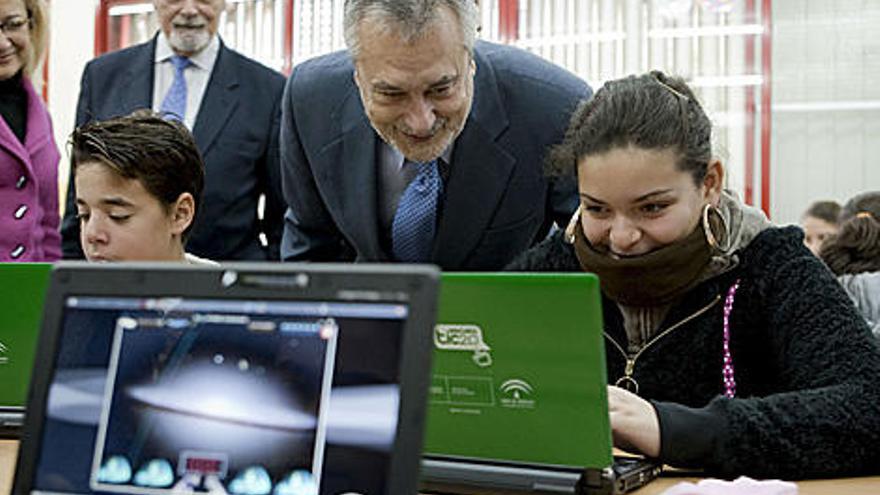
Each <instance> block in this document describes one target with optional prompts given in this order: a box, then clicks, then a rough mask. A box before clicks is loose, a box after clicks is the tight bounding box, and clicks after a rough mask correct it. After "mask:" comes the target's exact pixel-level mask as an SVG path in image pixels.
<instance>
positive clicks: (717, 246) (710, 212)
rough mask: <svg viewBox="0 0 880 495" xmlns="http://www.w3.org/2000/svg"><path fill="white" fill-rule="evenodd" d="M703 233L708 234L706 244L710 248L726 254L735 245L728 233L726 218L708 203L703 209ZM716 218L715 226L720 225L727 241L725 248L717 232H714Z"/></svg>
mask: <svg viewBox="0 0 880 495" xmlns="http://www.w3.org/2000/svg"><path fill="white" fill-rule="evenodd" d="M702 216H703V233H704V234H706V242H707V243H708V244H709V247H710V248H712V249H714V250H716V251H719V252H722V253H726V252H727V251H728V250H730V247H731V245H732V244H733V240H732V239H731V238H730V236H729V235H728V233H727V222H726V221H725V220H724V216H723V215H721V212H720V211H718V208H715V207H714V206H712V205H711V204H709V203H706V206H704V207H703V215H702ZM711 217H714V219H715V224H716V225H718V226H719V227H720V229H721V234H722V235H723V237H724V240H725V241H727V242H726V243H725V245H724V246H722V245H721V243H720V242H719V241H718V237H716V236H715V232H713V230H712V221H713V219H712V218H711Z"/></svg>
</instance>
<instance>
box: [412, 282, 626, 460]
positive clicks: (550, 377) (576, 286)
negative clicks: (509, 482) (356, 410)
mask: <svg viewBox="0 0 880 495" xmlns="http://www.w3.org/2000/svg"><path fill="white" fill-rule="evenodd" d="M607 383H608V382H607V379H606V368H605V354H604V344H603V341H602V315H601V303H600V296H599V284H598V279H597V278H596V277H595V276H594V275H591V274H522V273H502V274H466V273H459V274H443V277H442V284H441V296H440V308H439V310H438V319H437V326H436V327H435V330H434V364H433V376H432V379H431V390H430V401H429V407H428V424H427V431H426V435H425V453H426V454H427V455H429V456H441V457H453V458H457V459H471V460H474V461H478V462H481V461H498V464H505V465H508V466H509V465H511V464H513V465H516V464H523V465H541V466H544V467H547V466H558V467H560V468H565V467H569V468H572V467H574V468H578V469H579V470H582V469H583V468H585V467H586V468H596V469H602V468H606V467H609V466H611V464H612V450H611V430H610V426H609V419H608V406H607V396H606V385H607Z"/></svg>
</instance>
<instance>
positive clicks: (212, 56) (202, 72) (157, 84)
mask: <svg viewBox="0 0 880 495" xmlns="http://www.w3.org/2000/svg"><path fill="white" fill-rule="evenodd" d="M219 54H220V38H219V37H218V36H217V35H214V37H213V38H212V39H211V42H210V43H208V46H206V47H205V48H204V49H203V50H202V51H200V52H199V53H196V54H195V55H193V56H192V57H190V58H189V60H190V62H191V64H190V65H189V67H187V68H186V69H185V70H184V72H183V77H184V79H186V115H185V117H184V119H183V123H184V124H186V127H187V128H188V129H189V130H192V128H193V126H194V125H195V123H196V117H197V116H198V114H199V107H200V106H201V104H202V98H204V96H205V90H206V89H207V88H208V81H209V80H210V79H211V71H212V70H214V64H215V63H216V62H217V55H219ZM172 55H174V50H172V49H171V45H169V44H168V39H167V38H166V37H165V33H162V32H160V33H159V36H158V37H157V38H156V54H155V59H154V61H153V64H154V67H153V69H154V70H153V111H155V112H158V111H159V110H160V109H161V107H162V100H164V99H165V94H166V93H168V90H169V89H170V88H171V83H172V82H174V64H172V63H171V56H172Z"/></svg>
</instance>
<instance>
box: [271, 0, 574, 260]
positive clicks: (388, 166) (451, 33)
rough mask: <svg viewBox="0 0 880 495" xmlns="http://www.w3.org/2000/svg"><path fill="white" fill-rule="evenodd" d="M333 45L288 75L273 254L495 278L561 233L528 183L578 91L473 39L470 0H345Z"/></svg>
mask: <svg viewBox="0 0 880 495" xmlns="http://www.w3.org/2000/svg"><path fill="white" fill-rule="evenodd" d="M344 22H345V26H344V27H345V33H346V44H347V46H348V50H346V51H343V52H337V53H333V54H330V55H326V56H323V57H319V58H317V59H313V60H311V61H308V62H305V63H303V64H300V65H299V66H297V67H296V68H295V69H294V71H293V73H292V74H291V76H290V79H289V80H288V82H287V87H286V89H285V95H284V98H283V103H282V123H281V164H282V165H281V167H282V171H281V174H282V179H283V189H284V195H285V200H286V201H287V206H288V209H287V213H286V215H285V224H284V238H283V240H282V247H281V255H282V259H284V260H312V261H345V260H357V261H410V262H432V263H436V264H438V265H440V266H441V267H442V268H443V269H447V270H497V269H501V268H503V267H504V266H505V265H506V264H507V263H508V262H509V261H511V260H512V259H513V257H515V256H516V255H517V254H519V253H521V252H522V251H524V250H525V249H527V248H528V247H530V246H531V245H533V244H534V243H535V242H537V241H539V240H540V239H542V238H544V237H545V236H546V234H547V232H548V230H549V228H550V227H551V226H552V224H553V223H554V221H555V222H556V223H557V224H559V225H561V226H563V227H564V226H565V225H566V224H567V222H568V219H569V218H570V216H571V214H572V212H573V211H574V209H575V208H576V206H577V195H576V188H575V184H574V183H573V181H571V180H563V179H558V180H554V179H549V178H548V177H546V176H545V174H544V173H543V167H542V166H543V161H544V156H545V154H546V151H547V147H548V146H550V145H553V144H556V143H558V142H560V141H561V140H562V137H563V134H564V132H565V129H566V127H567V125H568V120H569V116H570V114H571V112H572V111H573V110H574V108H575V107H576V105H577V103H578V101H580V100H581V99H583V98H587V97H588V96H589V95H590V88H589V87H588V86H587V84H586V83H585V82H583V81H582V80H580V79H578V78H577V77H575V76H574V75H572V74H570V73H568V72H566V71H565V70H563V69H561V68H559V67H557V66H554V65H553V64H550V63H548V62H546V61H543V60H541V59H539V58H538V57H536V56H534V55H531V54H528V53H526V52H524V51H522V50H518V49H515V48H511V47H505V46H501V45H495V44H490V43H484V42H475V41H474V38H475V36H476V23H477V13H476V9H475V5H474V3H473V0H443V1H440V2H430V1H427V0H348V1H347V2H346V6H345V20H344Z"/></svg>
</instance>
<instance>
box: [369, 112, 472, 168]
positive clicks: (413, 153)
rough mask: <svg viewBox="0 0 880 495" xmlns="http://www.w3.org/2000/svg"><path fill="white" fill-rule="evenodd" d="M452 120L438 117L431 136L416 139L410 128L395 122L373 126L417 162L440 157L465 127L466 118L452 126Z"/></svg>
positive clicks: (404, 154)
mask: <svg viewBox="0 0 880 495" xmlns="http://www.w3.org/2000/svg"><path fill="white" fill-rule="evenodd" d="M449 124H450V121H449V120H448V119H445V118H437V120H436V122H435V123H434V127H433V128H432V129H431V132H430V133H429V135H430V138H428V139H425V140H419V141H418V142H416V141H414V140H413V139H412V138H411V137H409V135H412V134H414V133H412V132H410V131H409V129H406V128H405V127H403V128H401V126H398V125H395V124H387V125H374V126H373V128H374V129H375V130H376V132H377V133H378V134H379V137H381V138H382V140H383V141H385V142H386V143H388V144H389V145H391V146H393V147H394V148H396V149H397V150H398V151H400V153H401V154H403V156H404V157H406V159H407V160H410V161H413V162H417V163H427V162H430V161H431V160H434V159H436V158H438V157H439V156H440V155H441V154H442V153H443V151H444V150H446V148H448V147H449V145H450V144H452V141H453V140H455V138H456V137H457V136H458V134H459V133H460V132H461V129H462V128H463V127H464V119H461V120H459V121H458V125H457V126H455V127H452V126H450V125H449Z"/></svg>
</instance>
